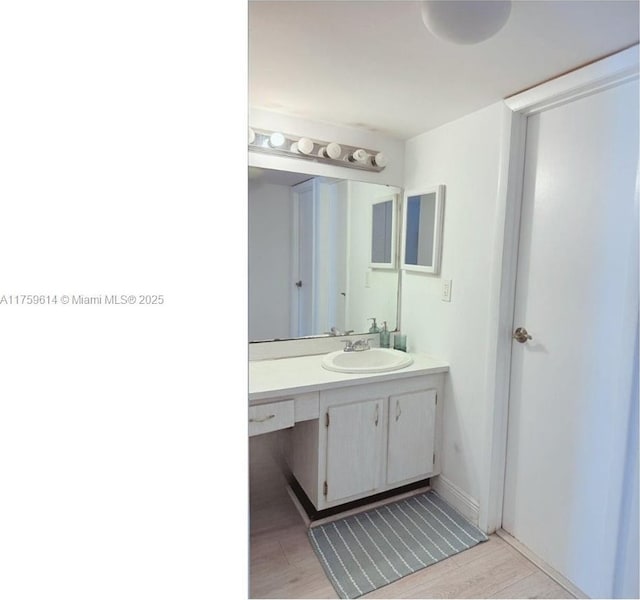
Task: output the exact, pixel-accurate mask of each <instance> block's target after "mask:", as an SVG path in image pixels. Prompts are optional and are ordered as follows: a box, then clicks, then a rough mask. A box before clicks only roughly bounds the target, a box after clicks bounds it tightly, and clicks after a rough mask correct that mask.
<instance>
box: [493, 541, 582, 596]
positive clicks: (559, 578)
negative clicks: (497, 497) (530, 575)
mask: <svg viewBox="0 0 640 600" xmlns="http://www.w3.org/2000/svg"><path fill="white" fill-rule="evenodd" d="M496 535H497V536H498V537H499V538H501V539H503V540H504V541H505V542H507V544H509V545H510V546H511V547H512V548H514V549H515V550H517V551H518V552H520V554H522V556H524V557H525V558H526V559H527V560H529V561H531V562H532V563H533V564H534V565H535V566H536V567H538V568H539V569H540V570H541V571H542V572H543V573H546V574H547V575H548V576H549V577H551V579H553V580H554V581H555V582H556V583H557V584H559V585H561V586H562V587H563V588H564V589H565V590H567V592H569V593H570V594H573V595H574V596H575V597H576V598H589V596H587V595H586V594H585V593H584V592H583V591H582V590H581V589H580V588H579V587H577V586H575V585H574V584H573V583H571V582H570V581H569V580H568V579H567V578H566V577H565V576H564V575H562V574H561V573H559V572H558V571H556V570H555V569H554V568H553V567H551V566H550V565H548V564H547V563H546V562H544V561H543V560H542V559H541V558H540V557H539V556H537V555H535V554H534V553H533V552H531V550H529V548H527V547H526V546H525V545H524V544H523V543H522V542H519V541H518V540H517V539H516V538H514V537H513V536H512V535H511V534H510V533H507V532H506V531H505V530H504V529H502V528H500V529H496Z"/></svg>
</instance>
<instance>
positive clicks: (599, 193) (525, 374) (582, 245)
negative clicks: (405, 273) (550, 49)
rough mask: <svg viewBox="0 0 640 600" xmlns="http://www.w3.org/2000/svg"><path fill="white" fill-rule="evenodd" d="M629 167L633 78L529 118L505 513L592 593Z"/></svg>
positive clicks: (606, 567) (619, 330) (626, 349)
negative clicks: (521, 329)
mask: <svg viewBox="0 0 640 600" xmlns="http://www.w3.org/2000/svg"><path fill="white" fill-rule="evenodd" d="M637 168H638V82H637V80H636V81H632V82H629V83H625V84H622V85H618V86H616V87H614V88H611V89H608V90H605V91H601V92H598V93H595V94H593V95H590V96H588V97H583V98H580V99H578V100H574V101H572V102H569V103H567V104H564V105H562V106H558V107H556V108H552V109H549V110H547V111H544V112H542V113H539V114H537V115H534V116H531V117H529V118H528V124H527V134H526V158H525V172H524V184H523V205H522V217H521V230H520V247H519V253H518V270H517V284H516V307H515V316H514V324H513V325H514V329H515V328H517V327H524V328H525V329H526V330H527V332H528V334H529V335H530V336H531V338H532V339H530V340H526V341H524V342H523V343H520V342H518V341H516V340H514V341H513V346H512V370H511V389H510V400H509V421H508V443H507V467H506V477H505V493H504V507H503V524H502V527H503V528H504V529H505V530H506V531H508V532H509V533H511V534H512V535H513V536H514V537H515V538H517V539H518V540H520V541H521V542H522V543H523V544H524V545H526V546H527V547H528V548H529V549H530V550H532V551H533V552H534V553H535V554H537V555H538V556H539V557H540V558H542V559H543V560H544V561H545V562H547V563H548V564H549V565H550V566H551V567H553V568H554V569H556V570H558V571H559V572H560V573H561V574H562V575H564V576H565V577H567V578H568V579H569V580H570V581H571V582H573V583H574V584H575V585H576V586H577V587H578V588H580V589H581V590H582V591H583V592H585V593H586V594H588V595H589V596H591V597H611V593H612V589H611V586H612V580H613V573H614V568H615V560H616V551H617V549H616V540H617V537H618V532H619V529H620V527H621V526H622V527H624V526H625V525H624V524H623V523H622V524H621V523H620V520H619V515H620V513H619V510H620V503H621V502H620V499H621V497H622V486H623V481H622V479H623V469H624V461H625V452H626V437H627V423H628V418H629V417H628V415H629V409H630V406H631V402H632V400H631V398H630V396H631V394H630V381H631V377H632V372H633V349H634V345H633V343H634V339H635V331H636V328H637V310H638V290H637V279H636V284H635V285H634V284H633V283H632V282H633V280H634V272H635V274H636V276H637V269H638V257H637V249H635V248H634V244H635V242H634V228H637V227H638V223H637V215H634V202H637V200H636V199H635V186H636V176H637ZM521 339H526V338H525V337H524V336H522V338H521Z"/></svg>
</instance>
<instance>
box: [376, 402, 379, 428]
mask: <svg viewBox="0 0 640 600" xmlns="http://www.w3.org/2000/svg"><path fill="white" fill-rule="evenodd" d="M378 410H379V408H378V405H377V404H376V427H377V426H378V417H379V414H378Z"/></svg>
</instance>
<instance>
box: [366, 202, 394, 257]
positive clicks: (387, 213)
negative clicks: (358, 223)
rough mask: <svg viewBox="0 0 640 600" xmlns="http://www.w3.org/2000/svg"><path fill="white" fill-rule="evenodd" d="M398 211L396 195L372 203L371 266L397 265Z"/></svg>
mask: <svg viewBox="0 0 640 600" xmlns="http://www.w3.org/2000/svg"><path fill="white" fill-rule="evenodd" d="M396 213H397V209H396V197H395V196H390V197H388V198H385V199H382V200H381V201H379V202H375V203H374V204H372V205H371V267H372V268H374V269H394V268H395V266H396V244H395V238H396V235H395V233H396V228H397V226H396Z"/></svg>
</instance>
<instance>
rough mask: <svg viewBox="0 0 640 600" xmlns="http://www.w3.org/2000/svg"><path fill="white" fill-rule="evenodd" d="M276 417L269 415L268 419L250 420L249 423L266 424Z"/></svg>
mask: <svg viewBox="0 0 640 600" xmlns="http://www.w3.org/2000/svg"><path fill="white" fill-rule="evenodd" d="M274 417H275V415H267V416H266V417H262V418H260V419H254V418H251V419H249V423H264V422H265V421H268V420H269V419H273V418H274Z"/></svg>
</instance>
